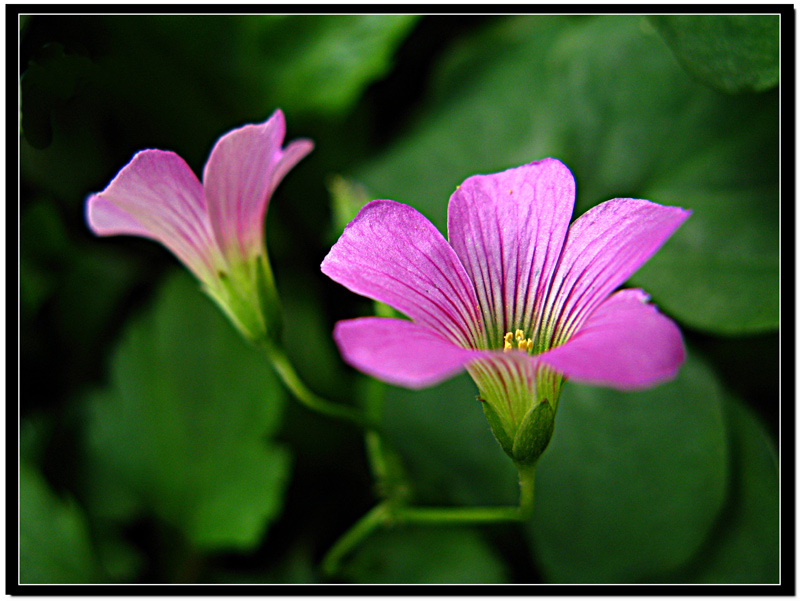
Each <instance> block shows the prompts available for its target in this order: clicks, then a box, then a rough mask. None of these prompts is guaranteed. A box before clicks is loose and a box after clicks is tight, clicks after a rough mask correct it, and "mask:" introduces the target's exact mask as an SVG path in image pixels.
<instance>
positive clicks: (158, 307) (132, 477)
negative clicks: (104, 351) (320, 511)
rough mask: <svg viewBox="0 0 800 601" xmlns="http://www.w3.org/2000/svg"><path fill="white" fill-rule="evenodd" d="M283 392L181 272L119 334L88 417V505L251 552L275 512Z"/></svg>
mask: <svg viewBox="0 0 800 601" xmlns="http://www.w3.org/2000/svg"><path fill="white" fill-rule="evenodd" d="M283 402H284V393H283V391H282V389H281V387H280V384H279V383H278V382H277V380H276V378H275V376H273V374H272V373H271V371H270V368H269V366H268V364H267V363H266V360H265V359H264V358H263V357H261V356H260V355H259V354H258V353H257V352H256V351H255V350H254V349H252V348H250V347H248V346H247V345H246V344H245V343H244V342H243V341H242V340H241V339H240V338H239V337H238V335H237V334H236V332H235V331H234V330H233V328H232V327H231V326H230V324H229V323H228V322H227V321H226V320H225V318H224V317H223V316H222V314H221V313H220V312H219V311H218V310H217V308H216V307H215V306H214V305H213V304H212V303H211V301H210V300H209V299H207V298H206V297H205V296H204V295H202V293H201V292H200V291H199V290H198V289H197V285H196V283H195V282H194V281H192V280H190V278H189V277H188V276H187V275H185V274H180V275H179V276H178V277H175V278H173V279H170V280H169V281H168V282H167V283H166V284H165V286H164V287H163V288H162V290H161V292H160V294H159V296H158V298H157V299H156V301H155V303H154V306H153V308H152V311H151V312H150V313H149V314H147V315H145V316H143V317H142V318H141V319H139V320H138V321H136V322H135V323H133V324H132V325H131V326H130V328H129V329H128V330H127V332H126V334H125V336H124V337H123V340H122V342H121V343H120V346H119V348H118V349H117V351H116V353H115V354H114V357H113V359H112V374H111V384H110V386H109V388H108V389H106V390H104V391H102V393H99V394H96V395H94V397H93V398H92V399H91V402H90V404H89V410H88V413H89V415H88V455H89V461H90V466H91V467H90V472H89V474H88V475H87V485H88V486H90V487H92V498H91V500H92V501H93V508H94V510H95V512H96V513H97V514H98V515H101V516H106V517H116V518H123V517H127V516H129V515H130V514H131V513H132V512H133V511H135V510H136V509H137V508H140V509H145V510H148V511H152V512H155V513H156V514H157V515H158V516H159V517H161V518H162V519H163V520H165V521H167V522H168V523H170V524H172V525H173V526H175V527H177V528H179V529H180V530H182V531H183V532H184V534H185V535H186V536H187V538H188V539H189V540H190V541H191V542H192V543H193V544H194V545H196V546H198V547H200V548H205V549H217V548H225V547H239V548H249V547H252V546H253V545H255V544H256V543H258V541H259V540H260V539H261V536H262V535H263V534H264V531H265V528H266V526H267V524H268V523H269V522H270V521H272V520H273V519H275V517H277V515H278V514H279V513H280V510H281V505H282V499H283V493H284V489H285V486H286V480H287V477H288V473H289V457H288V454H287V452H286V450H285V449H283V448H282V447H280V446H278V445H276V444H275V443H273V442H270V440H269V437H270V436H271V435H273V434H274V433H275V432H276V431H277V429H278V427H279V425H280V422H281V413H282V406H283Z"/></svg>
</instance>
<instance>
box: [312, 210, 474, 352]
mask: <svg viewBox="0 0 800 601" xmlns="http://www.w3.org/2000/svg"><path fill="white" fill-rule="evenodd" d="M322 272H323V273H324V274H325V275H327V276H328V277H330V278H332V279H333V280H334V281H336V282H338V283H340V284H342V285H343V286H346V287H347V288H349V289H350V290H352V291H353V292H355V293H357V294H362V295H364V296H368V297H370V298H373V299H375V300H378V301H381V302H384V303H386V304H388V305H390V306H392V307H394V308H395V309H397V310H398V311H401V312H403V313H405V314H406V315H408V316H409V317H411V319H413V320H414V321H415V322H417V323H419V324H421V325H424V326H427V327H428V328H430V329H432V330H434V331H436V332H439V333H440V334H441V335H443V336H445V337H446V338H447V339H449V340H451V341H453V342H456V343H458V344H460V345H462V346H465V347H466V346H473V347H474V346H481V344H480V343H481V342H482V330H481V327H480V313H479V310H478V301H477V299H476V297H475V290H474V288H473V286H472V282H470V280H469V277H468V276H467V274H466V272H465V271H464V267H463V266H462V265H461V262H460V261H459V260H458V257H457V256H456V254H455V252H453V249H452V248H451V247H450V245H449V244H447V241H446V240H445V239H444V237H443V236H442V235H441V234H440V233H439V230H437V229H436V228H435V227H434V226H433V224H432V223H431V222H430V221H428V220H427V219H426V218H425V217H423V216H422V215H421V214H420V213H419V212H418V211H417V210H415V209H413V208H411V207H409V206H408V205H404V204H400V203H398V202H394V201H392V200H374V201H372V202H370V203H368V204H367V205H365V206H364V208H362V209H361V211H359V213H358V215H356V217H355V219H353V221H352V222H350V224H348V226H347V227H346V228H345V230H344V233H342V236H341V237H340V238H339V240H338V242H336V244H334V245H333V248H331V250H330V252H329V253H328V256H327V257H325V260H324V261H323V262H322ZM484 346H485V345H484Z"/></svg>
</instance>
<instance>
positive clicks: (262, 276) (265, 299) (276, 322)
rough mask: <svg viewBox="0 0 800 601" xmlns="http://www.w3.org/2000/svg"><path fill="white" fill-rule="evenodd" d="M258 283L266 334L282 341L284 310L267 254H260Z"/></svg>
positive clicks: (257, 274)
mask: <svg viewBox="0 0 800 601" xmlns="http://www.w3.org/2000/svg"><path fill="white" fill-rule="evenodd" d="M256 283H257V286H258V300H259V305H260V309H261V314H262V315H263V317H264V325H265V327H266V336H267V338H269V339H270V340H273V341H275V342H280V340H281V334H282V333H283V311H282V309H281V301H280V297H279V296H278V289H277V288H276V287H275V278H274V277H273V276H272V268H271V267H270V264H269V259H268V258H267V257H266V255H260V256H259V258H258V260H257V267H256Z"/></svg>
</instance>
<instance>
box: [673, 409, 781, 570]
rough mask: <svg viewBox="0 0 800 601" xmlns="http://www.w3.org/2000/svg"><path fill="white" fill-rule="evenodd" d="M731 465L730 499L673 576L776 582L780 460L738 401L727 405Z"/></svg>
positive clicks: (766, 438) (764, 435)
mask: <svg viewBox="0 0 800 601" xmlns="http://www.w3.org/2000/svg"><path fill="white" fill-rule="evenodd" d="M725 409H726V417H727V421H728V433H729V437H730V440H729V447H728V448H729V450H730V456H731V470H730V483H729V492H728V500H727V503H726V506H725V507H724V509H723V512H722V513H721V515H720V520H719V522H718V523H717V524H716V525H715V528H714V530H713V531H712V535H711V536H710V537H709V539H708V540H707V541H706V542H705V544H704V545H703V547H702V548H701V551H700V552H698V553H697V555H696V558H695V560H694V562H693V563H692V564H690V565H688V566H687V567H686V568H685V569H684V570H683V571H681V572H679V573H677V574H675V575H673V576H672V578H671V579H672V580H674V581H682V582H699V583H704V584H768V583H773V584H777V583H778V581H779V571H778V568H779V558H780V555H779V550H780V540H779V523H780V516H779V502H778V501H779V500H778V460H777V456H776V453H775V447H774V444H773V442H772V440H771V439H770V437H769V435H768V434H767V432H766V431H765V429H764V427H763V426H762V425H761V424H760V423H759V421H758V419H757V418H756V416H755V415H754V414H753V412H752V411H751V410H750V409H748V408H747V407H746V406H745V405H744V404H743V403H742V402H741V401H738V400H735V399H731V400H730V402H728V403H726V404H725Z"/></svg>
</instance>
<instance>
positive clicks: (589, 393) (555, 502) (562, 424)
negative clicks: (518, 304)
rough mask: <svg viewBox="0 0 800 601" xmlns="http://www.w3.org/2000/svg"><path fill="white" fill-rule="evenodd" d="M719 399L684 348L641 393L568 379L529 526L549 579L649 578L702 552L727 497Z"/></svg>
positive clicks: (700, 366)
mask: <svg viewBox="0 0 800 601" xmlns="http://www.w3.org/2000/svg"><path fill="white" fill-rule="evenodd" d="M723 399H724V397H723V394H722V391H721V389H720V386H719V384H718V383H717V382H716V379H715V378H714V375H713V373H712V372H711V371H710V370H709V369H708V368H707V367H705V366H704V365H703V364H702V363H701V362H700V361H699V360H698V359H697V358H696V357H692V356H691V355H690V357H689V359H688V361H687V362H686V364H685V365H684V366H683V368H682V369H681V373H680V375H679V376H678V378H677V379H676V380H674V381H673V382H670V383H668V384H664V385H662V386H660V387H658V388H655V389H652V390H648V391H638V392H631V393H620V392H616V391H611V390H604V389H599V388H589V387H584V386H579V385H577V384H574V383H567V385H566V386H565V387H564V392H563V396H562V398H561V401H560V403H559V410H558V416H557V417H556V427H555V434H554V435H553V440H552V442H551V443H550V446H549V447H548V449H547V451H545V453H544V454H543V455H542V458H541V460H540V462H539V466H538V469H537V473H536V493H535V496H536V501H535V502H536V505H535V508H534V517H533V520H532V521H531V522H530V523H529V526H528V529H527V530H528V534H529V538H530V541H531V543H532V544H533V547H534V550H535V554H536V558H537V560H538V561H537V563H538V564H539V565H540V566H541V567H542V569H543V572H544V574H545V577H546V579H547V580H549V581H552V582H559V583H565V582H570V583H631V582H641V581H647V580H648V579H650V578H652V577H653V576H654V575H655V574H657V573H659V572H660V571H661V570H665V569H670V568H676V567H678V566H680V565H682V564H683V563H685V562H686V561H687V560H688V559H689V558H691V557H692V556H693V555H694V554H695V553H696V552H697V551H698V549H699V548H700V546H701V544H702V543H703V541H704V539H705V538H706V536H707V535H708V534H709V532H710V530H711V528H712V526H713V524H714V521H715V519H716V517H717V515H718V513H719V511H720V508H721V507H722V504H723V501H724V498H725V489H726V474H727V470H728V466H727V457H726V441H725V429H724V421H723V414H722V406H721V403H722V401H723Z"/></svg>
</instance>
